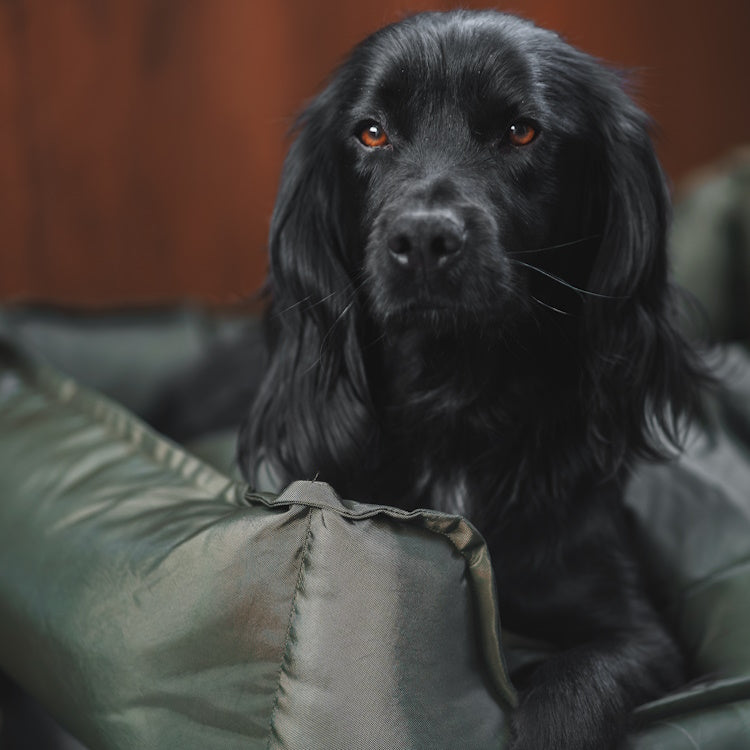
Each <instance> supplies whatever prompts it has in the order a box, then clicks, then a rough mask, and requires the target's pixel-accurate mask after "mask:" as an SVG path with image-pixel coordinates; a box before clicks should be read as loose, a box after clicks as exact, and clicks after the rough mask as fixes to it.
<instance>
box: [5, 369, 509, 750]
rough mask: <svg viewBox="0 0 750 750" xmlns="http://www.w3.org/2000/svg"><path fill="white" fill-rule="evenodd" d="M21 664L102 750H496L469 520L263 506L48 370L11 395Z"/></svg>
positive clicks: (492, 679) (10, 586)
mask: <svg viewBox="0 0 750 750" xmlns="http://www.w3.org/2000/svg"><path fill="white" fill-rule="evenodd" d="M0 394H2V397H1V399H0V401H1V403H0V498H2V501H1V502H0V665H1V666H2V668H3V670H5V671H6V672H7V673H8V674H10V676H11V677H13V678H14V679H15V680H16V681H18V682H19V683H20V684H22V685H23V686H24V687H25V688H26V689H27V690H28V691H29V692H30V693H31V694H32V695H34V696H35V697H36V698H38V699H39V700H40V701H41V702H42V703H43V705H45V706H46V707H47V708H48V710H49V711H50V712H51V713H52V714H53V715H54V716H55V717H57V718H58V719H59V720H60V721H61V723H62V724H63V725H64V726H66V727H68V728H69V729H70V730H71V731H72V733H73V734H75V735H76V736H77V737H79V738H80V739H81V740H82V741H83V742H84V743H85V744H87V746H89V747H91V748H118V749H119V750H124V749H126V748H140V749H142V748H165V747H175V748H176V747H179V748H186V749H187V748H193V747H194V748H201V749H204V748H206V747H212V748H213V747H222V748H232V747H237V748H249V747H258V748H260V747H263V748H266V747H273V748H300V750H302V749H303V748H304V749H305V750H315V749H316V748H320V749H321V750H323V749H324V748H325V749H326V750H330V748H337V747H340V748H349V747H362V748H370V747H390V748H399V747H403V748H413V747H419V746H424V747H431V748H441V747H444V748H456V747H465V748H486V747H491V746H493V745H494V744H495V743H496V742H497V741H498V740H497V738H498V737H500V736H501V734H502V726H503V716H504V711H503V709H505V708H507V706H509V705H510V703H511V702H512V701H513V691H512V688H511V687H510V685H509V683H508V680H507V677H506V675H505V670H504V667H503V663H502V660H501V656H500V653H501V652H500V648H499V636H498V629H497V617H496V611H495V605H494V599H493V595H492V586H491V568H490V563H489V560H488V558H487V553H486V549H485V548H484V546H483V544H482V542H481V540H480V538H479V537H478V535H477V534H476V533H475V532H474V531H473V530H472V529H471V527H470V526H469V525H468V524H467V523H466V522H465V521H463V520H461V519H458V518H455V517H451V516H446V515H441V514H438V513H430V512H415V513H405V512H401V511H398V510H394V509H388V508H379V507H373V506H365V505H358V504H356V503H350V502H347V503H344V502H342V501H340V500H339V499H338V498H337V497H336V495H335V494H334V493H333V491H332V490H331V489H330V488H329V487H328V486H327V485H323V484H320V483H313V482H300V483H296V484H294V485H292V486H291V487H290V488H288V489H287V490H286V491H285V492H284V493H283V494H282V495H280V496H278V497H276V496H263V495H255V494H252V493H250V492H248V490H247V488H246V487H245V486H244V485H242V484H239V483H235V482H232V481H230V480H229V479H227V478H226V477H224V476H222V475H221V474H219V473H217V472H216V471H214V470H213V469H211V468H210V467H209V466H208V465H206V464H204V463H202V462H201V461H199V460H198V459H196V458H194V457H192V456H191V455H189V454H187V453H185V452H184V451H183V450H181V449H180V448H178V447H177V446H175V445H173V444H170V443H169V442H167V441H166V440H163V439H161V438H159V437H158V436H156V435H155V434H154V433H152V432H151V431H150V430H149V429H148V428H146V427H145V426H144V425H143V424H142V423H140V422H139V421H138V420H137V419H135V418H134V417H132V416H131V415H130V414H128V413H127V412H126V411H125V410H124V409H122V408H120V407H118V406H116V405H114V404H113V403H111V402H109V401H107V400H106V399H104V398H102V397H99V396H97V395H94V394H91V393H89V392H87V391H85V390H84V389H82V388H81V387H80V386H78V385H77V384H76V383H75V382H74V381H72V380H70V379H67V378H64V377H60V376H58V375H56V374H55V373H53V372H51V371H49V370H46V369H44V368H38V367H37V368H34V369H33V370H32V371H31V372H30V373H26V374H23V373H22V372H20V371H18V370H6V371H5V373H4V375H3V377H2V379H1V380H0Z"/></svg>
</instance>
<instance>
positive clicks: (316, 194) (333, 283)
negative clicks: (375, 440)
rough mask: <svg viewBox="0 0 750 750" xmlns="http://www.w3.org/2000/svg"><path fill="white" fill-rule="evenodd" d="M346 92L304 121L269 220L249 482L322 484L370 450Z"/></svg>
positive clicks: (315, 106) (314, 106) (332, 90)
mask: <svg viewBox="0 0 750 750" xmlns="http://www.w3.org/2000/svg"><path fill="white" fill-rule="evenodd" d="M339 85H340V84H338V83H337V82H336V80H334V81H333V82H332V83H331V84H330V85H329V86H328V88H326V89H325V90H324V91H323V92H322V93H321V94H320V95H319V96H318V98H317V99H315V100H314V101H313V102H312V103H311V104H310V106H309V107H308V108H307V110H306V111H305V112H304V113H303V114H302V116H301V117H300V118H299V120H298V122H297V125H296V128H295V131H296V138H295V140H294V142H293V143H292V145H291V148H290V150H289V153H288V155H287V157H286V160H285V162H284V168H283V171H282V176H281V183H280V186H279V190H278V195H277V200H276V205H275V208H274V212H273V216H272V220H271V228H270V235H269V255H270V268H269V276H268V286H267V291H268V292H269V293H270V295H271V306H270V309H269V311H268V313H267V319H266V325H267V342H268V360H267V363H266V372H265V376H264V379H263V381H262V383H261V386H260V389H259V391H258V394H257V396H256V399H255V402H254V405H253V407H252V409H251V411H250V414H249V416H248V418H247V420H246V421H245V423H244V425H243V428H242V430H241V432H240V442H239V452H238V455H239V461H240V467H241V468H242V470H243V472H244V473H245V475H246V477H247V478H248V479H249V480H250V481H251V482H252V481H253V479H254V476H255V473H256V471H257V470H258V467H259V466H260V464H261V463H263V464H264V465H266V468H267V465H269V464H270V467H271V469H272V471H273V472H274V473H275V474H277V475H278V476H279V477H280V478H281V479H291V478H293V477H298V478H313V477H314V476H316V475H319V476H320V478H321V479H325V478H326V476H327V475H328V473H329V468H330V467H331V466H335V465H336V464H338V463H339V462H341V461H343V462H347V461H351V460H352V453H353V452H358V451H361V450H363V448H364V446H365V443H366V435H364V434H363V433H364V431H365V430H366V424H367V415H368V406H367V405H368V404H369V394H368V389H367V382H366V379H365V374H364V366H363V364H362V359H361V345H360V335H361V332H360V331H359V319H360V317H361V316H359V315H358V306H359V300H358V299H357V296H356V288H355V281H354V279H355V278H356V268H355V267H354V263H355V262H356V261H355V260H353V259H352V258H351V255H350V253H351V245H352V244H353V242H352V236H351V235H352V233H353V232H354V231H355V227H353V226H347V225H346V224H345V223H343V222H345V221H346V219H347V216H348V215H349V213H350V212H345V211H344V210H343V209H342V191H345V190H347V189H350V188H348V187H347V186H342V184H341V180H342V179H343V176H342V174H341V172H340V170H341V169H342V157H341V153H340V147H341V144H340V139H337V135H338V131H339V129H340V127H341V126H340V123H338V122H336V121H335V118H336V116H337V113H338V111H339V106H338V102H337V98H340V97H338V86H339ZM323 420H325V423H323ZM321 457H322V458H321Z"/></svg>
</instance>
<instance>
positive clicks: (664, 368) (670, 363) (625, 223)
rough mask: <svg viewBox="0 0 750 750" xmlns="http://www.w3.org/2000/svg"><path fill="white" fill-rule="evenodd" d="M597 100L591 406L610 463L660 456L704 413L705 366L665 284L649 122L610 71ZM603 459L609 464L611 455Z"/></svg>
mask: <svg viewBox="0 0 750 750" xmlns="http://www.w3.org/2000/svg"><path fill="white" fill-rule="evenodd" d="M602 75H603V78H602V79H600V80H599V91H597V92H596V93H595V95H594V97H593V98H594V101H595V102H596V104H595V106H596V108H597V112H596V114H595V119H596V121H597V128H598V133H599V140H598V142H595V144H594V153H593V159H592V179H591V180H590V188H589V189H590V191H591V192H590V195H591V196H592V197H591V201H592V205H594V206H595V207H596V208H595V210H594V215H595V216H596V218H595V222H596V224H597V226H596V227H595V228H594V231H595V232H596V233H597V234H599V236H600V237H601V242H600V246H599V250H598V254H597V258H596V262H595V266H594V269H593V272H592V275H591V278H590V280H589V289H590V290H591V291H593V292H595V293H596V294H597V295H601V296H590V297H589V298H588V299H587V300H586V302H585V305H584V324H585V329H586V330H585V336H584V340H585V342H586V343H585V346H587V347H588V351H587V368H586V373H587V376H588V378H589V382H587V383H586V384H585V388H586V389H587V390H588V393H587V394H586V395H587V397H588V399H589V402H588V403H589V408H590V410H591V413H592V415H594V424H596V425H598V426H600V428H601V434H600V435H599V436H598V437H596V444H597V452H598V453H599V454H600V456H601V457H602V459H603V460H605V461H607V463H608V464H609V465H610V466H611V465H612V459H614V460H615V465H619V464H620V463H621V462H622V461H624V460H626V459H627V458H628V453H629V452H630V451H629V449H628V446H631V451H632V446H635V449H636V452H637V453H639V454H641V455H647V456H658V455H663V454H664V452H665V451H668V450H669V449H671V448H673V447H675V446H677V445H678V444H679V440H680V431H681V425H682V418H683V417H684V416H689V415H691V414H692V413H694V412H696V411H698V410H699V400H700V398H699V391H700V385H701V382H702V380H703V376H702V372H701V366H700V365H699V363H698V359H697V356H696V355H695V353H694V352H693V351H692V349H691V348H690V346H689V345H688V344H687V342H686V340H685V339H684V338H683V335H682V333H681V332H680V331H679V329H678V328H677V325H676V322H675V313H676V310H675V299H674V290H673V288H672V287H671V285H670V283H669V279H668V268H667V266H668V263H667V250H666V244H667V231H668V226H669V218H670V202H669V195H668V190H667V187H666V184H665V180H664V176H663V173H662V170H661V167H660V165H659V162H658V160H657V157H656V154H655V152H654V147H653V144H652V141H651V137H650V122H649V119H648V117H647V116H646V115H645V114H644V113H643V112H642V111H641V110H640V109H639V108H638V107H637V106H636V105H635V104H634V103H633V102H632V101H631V100H630V98H629V97H628V96H627V95H626V93H625V92H624V90H623V88H622V86H621V83H620V79H619V78H618V76H617V74H615V73H614V72H610V71H605V72H604V73H603V74H602ZM604 457H606V458H604Z"/></svg>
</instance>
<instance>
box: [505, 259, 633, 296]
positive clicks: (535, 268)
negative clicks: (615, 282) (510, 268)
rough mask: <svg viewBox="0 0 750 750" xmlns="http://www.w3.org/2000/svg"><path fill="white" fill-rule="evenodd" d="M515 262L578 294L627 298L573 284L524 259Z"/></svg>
mask: <svg viewBox="0 0 750 750" xmlns="http://www.w3.org/2000/svg"><path fill="white" fill-rule="evenodd" d="M511 260H513V262H514V263H518V265H519V266H523V267H524V268H528V269H530V270H531V271H536V272H537V273H540V274H542V276H546V277H547V278H548V279H552V281H556V282H557V283H558V284H562V285H563V286H564V287H567V288H568V289H571V290H572V291H574V292H577V293H578V294H585V295H587V296H589V297H597V298H598V299H611V300H617V299H627V297H623V296H618V295H613V294H600V293H599V292H591V291H589V290H588V289H582V288H581V287H579V286H576V285H575V284H571V283H570V282H569V281H565V279H563V278H561V277H560V276H557V275H556V274H554V273H551V272H550V271H545V270H544V269H543V268H539V267H538V266H534V265H532V264H531V263H524V261H522V260H517V259H515V258H512V259H511Z"/></svg>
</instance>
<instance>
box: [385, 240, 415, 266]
mask: <svg viewBox="0 0 750 750" xmlns="http://www.w3.org/2000/svg"><path fill="white" fill-rule="evenodd" d="M388 249H389V250H390V252H391V255H392V256H393V258H395V260H396V261H397V262H398V263H400V264H401V265H408V264H409V256H410V255H411V251H412V246H411V241H410V240H409V238H408V237H407V236H406V235H405V234H394V235H391V237H390V238H389V239H388Z"/></svg>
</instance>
